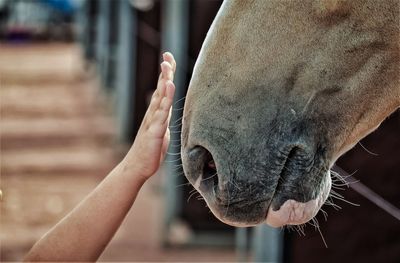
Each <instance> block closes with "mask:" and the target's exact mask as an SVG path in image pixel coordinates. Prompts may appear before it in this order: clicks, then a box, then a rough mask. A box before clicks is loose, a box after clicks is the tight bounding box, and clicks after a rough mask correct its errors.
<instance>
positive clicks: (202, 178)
mask: <svg viewBox="0 0 400 263" xmlns="http://www.w3.org/2000/svg"><path fill="white" fill-rule="evenodd" d="M188 156H189V161H190V167H191V169H190V170H191V172H192V173H191V176H190V177H191V178H192V179H193V181H194V182H195V185H196V186H198V187H200V186H201V188H207V190H211V188H215V187H216V186H217V185H218V173H217V167H216V165H215V161H214V158H213V157H212V155H211V153H210V152H209V151H208V150H207V149H206V148H204V147H202V146H195V147H194V148H192V149H191V150H190V151H189V155H188Z"/></svg>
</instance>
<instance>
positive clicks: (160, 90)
mask: <svg viewBox="0 0 400 263" xmlns="http://www.w3.org/2000/svg"><path fill="white" fill-rule="evenodd" d="M165 90H166V83H165V81H162V80H160V81H159V83H158V87H157V89H156V90H155V91H154V93H153V95H152V96H151V100H150V105H149V108H148V110H147V112H148V113H149V114H151V115H152V114H154V112H155V111H156V110H157V109H158V108H159V107H160V103H161V101H162V98H163V97H164V96H165V92H166V91H165ZM146 115H147V114H146Z"/></svg>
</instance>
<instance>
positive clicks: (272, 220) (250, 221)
mask: <svg viewBox="0 0 400 263" xmlns="http://www.w3.org/2000/svg"><path fill="white" fill-rule="evenodd" d="M331 184H332V182H331V177H330V172H327V173H326V174H325V177H324V180H323V181H322V183H321V186H320V188H319V189H320V190H319V193H318V195H317V197H316V198H315V199H312V200H310V201H307V202H304V203H303V202H299V201H296V200H294V199H288V200H286V201H285V202H284V203H283V204H282V205H281V206H280V207H279V209H278V210H275V209H274V208H273V207H272V205H271V203H272V201H273V200H274V199H272V201H269V202H268V201H263V202H256V203H253V204H250V203H249V205H248V206H245V205H241V206H240V207H235V205H231V206H230V207H221V206H218V205H216V203H215V198H214V196H212V195H208V194H205V193H202V191H200V190H199V189H197V190H198V191H199V192H200V193H201V194H202V195H203V196H204V200H205V201H206V203H207V205H208V207H209V208H210V210H211V212H212V213H213V214H214V215H215V216H216V217H217V218H218V219H219V220H220V221H221V222H223V223H225V224H228V225H231V226H235V227H250V226H256V225H259V224H263V223H266V224H267V225H269V226H271V227H276V228H277V227H282V226H285V225H301V224H304V223H307V222H308V221H310V220H311V219H312V218H314V217H315V216H316V214H317V213H318V211H319V209H320V208H321V207H322V205H323V204H324V203H325V201H326V199H327V198H328V196H329V192H330V189H331ZM243 207H246V208H243ZM244 209H246V210H248V211H247V212H248V214H246V213H245V211H243V210H244ZM228 211H229V213H228ZM234 211H237V213H235V212H234Z"/></svg>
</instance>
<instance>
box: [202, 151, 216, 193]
mask: <svg viewBox="0 0 400 263" xmlns="http://www.w3.org/2000/svg"><path fill="white" fill-rule="evenodd" d="M211 179H212V180H213V182H214V186H217V185H218V174H217V167H216V166H215V162H214V159H213V157H212V155H211V153H210V152H208V154H207V159H206V162H205V165H204V168H203V179H202V181H206V180H211Z"/></svg>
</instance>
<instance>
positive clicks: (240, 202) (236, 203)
mask: <svg viewBox="0 0 400 263" xmlns="http://www.w3.org/2000/svg"><path fill="white" fill-rule="evenodd" d="M268 200H269V199H266V198H264V197H263V198H259V199H256V200H254V201H250V202H248V201H247V199H240V200H234V201H233V202H228V203H226V204H220V206H224V207H231V206H237V207H244V206H252V205H255V204H259V203H263V202H268ZM268 207H269V205H268Z"/></svg>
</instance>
